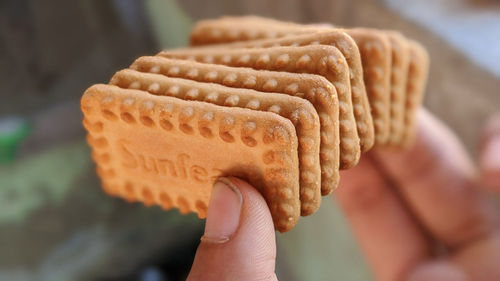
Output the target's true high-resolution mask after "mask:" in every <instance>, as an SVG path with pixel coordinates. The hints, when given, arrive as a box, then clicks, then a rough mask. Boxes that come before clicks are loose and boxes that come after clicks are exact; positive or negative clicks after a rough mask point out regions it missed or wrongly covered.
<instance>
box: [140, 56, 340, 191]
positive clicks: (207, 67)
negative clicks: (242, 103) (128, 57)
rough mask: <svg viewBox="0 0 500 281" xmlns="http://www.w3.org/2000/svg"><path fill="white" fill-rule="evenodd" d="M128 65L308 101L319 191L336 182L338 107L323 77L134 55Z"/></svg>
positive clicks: (173, 75)
mask: <svg viewBox="0 0 500 281" xmlns="http://www.w3.org/2000/svg"><path fill="white" fill-rule="evenodd" d="M130 68H132V69H135V70H137V71H141V72H150V73H159V74H163V75H165V76H169V77H179V78H186V79H191V80H195V81H199V82H209V83H217V84H221V85H225V86H228V87H235V88H247V89H254V90H257V91H261V92H276V93H284V94H287V95H291V96H297V97H302V98H304V99H307V100H308V101H310V102H311V103H312V104H313V106H314V108H315V109H316V111H317V112H318V115H319V120H320V126H321V127H320V133H321V143H320V163H321V193H322V195H328V194H330V193H331V192H332V190H333V189H334V188H336V187H337V186H338V183H339V125H338V124H339V123H338V119H339V111H338V110H339V109H338V97H337V93H336V91H335V87H334V86H333V85H332V84H331V83H330V82H328V80H326V79H325V78H324V77H322V76H319V75H312V74H303V73H301V74H297V73H288V72H278V71H265V70H254V69H251V68H242V67H230V66H225V65H215V64H206V63H198V62H194V61H186V60H176V59H167V58H163V57H141V58H138V59H137V60H136V61H135V62H134V63H133V64H132V65H131V66H130Z"/></svg>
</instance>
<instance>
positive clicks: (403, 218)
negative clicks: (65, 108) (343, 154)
mask: <svg viewBox="0 0 500 281" xmlns="http://www.w3.org/2000/svg"><path fill="white" fill-rule="evenodd" d="M418 131H419V132H418V136H417V140H416V143H415V145H414V146H413V147H412V148H411V149H410V150H409V151H404V152H402V151H399V150H398V151H388V150H376V151H374V152H371V153H369V154H368V155H363V157H362V160H361V162H360V163H359V164H358V166H356V167H355V168H353V169H350V170H348V171H343V172H342V174H341V176H342V179H341V186H340V188H338V189H337V190H336V191H335V194H334V197H336V198H337V200H338V201H339V203H340V205H341V207H342V209H343V211H344V213H345V215H346V217H347V220H348V221H349V224H350V225H351V227H352V229H353V231H354V234H355V236H356V238H357V240H358V242H359V244H360V247H361V249H362V251H363V252H364V254H365V256H366V258H367V260H368V262H369V263H370V265H371V268H372V270H373V273H374V275H375V277H376V279H377V280H383V281H392V280H408V281H417V280H418V281H420V280H426V281H427V280H443V281H448V280H449V281H452V280H453V281H458V280H460V281H461V280H500V230H499V222H500V212H498V210H496V209H495V208H494V207H493V205H492V204H491V202H489V201H488V198H486V197H485V195H484V193H483V192H482V190H481V188H482V187H488V188H489V190H490V191H491V190H496V191H500V118H496V119H494V120H492V121H491V122H490V124H489V125H488V127H487V130H486V132H485V136H484V137H483V139H482V141H481V147H480V157H479V159H480V161H479V164H480V165H479V166H480V169H479V170H480V171H476V169H475V166H474V165H473V164H472V161H471V160H470V159H469V158H468V156H467V154H466V153H465V151H464V149H463V147H462V146H461V144H460V143H459V142H458V140H457V139H456V138H455V136H454V135H453V134H452V133H451V132H449V131H448V129H447V128H446V127H444V126H443V125H442V124H441V123H439V122H438V121H437V120H436V119H435V118H434V117H433V116H431V115H430V114H429V113H427V112H426V111H424V110H422V111H421V112H420V114H419V128H418Z"/></svg>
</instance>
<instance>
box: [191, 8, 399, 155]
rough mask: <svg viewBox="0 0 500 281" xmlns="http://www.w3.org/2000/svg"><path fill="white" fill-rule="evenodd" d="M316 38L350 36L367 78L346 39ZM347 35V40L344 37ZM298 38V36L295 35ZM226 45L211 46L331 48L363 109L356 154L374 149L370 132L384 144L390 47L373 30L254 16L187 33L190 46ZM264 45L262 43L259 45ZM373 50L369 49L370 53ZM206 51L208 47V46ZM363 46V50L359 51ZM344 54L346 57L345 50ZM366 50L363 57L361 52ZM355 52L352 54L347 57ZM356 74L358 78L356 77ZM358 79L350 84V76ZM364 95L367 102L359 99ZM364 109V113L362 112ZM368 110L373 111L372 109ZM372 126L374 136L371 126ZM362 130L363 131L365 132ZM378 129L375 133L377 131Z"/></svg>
mask: <svg viewBox="0 0 500 281" xmlns="http://www.w3.org/2000/svg"><path fill="white" fill-rule="evenodd" d="M318 31H320V32H321V33H324V32H325V33H336V34H337V35H338V34H339V33H341V34H342V33H343V31H345V33H346V34H348V35H349V36H352V38H353V39H354V40H355V41H356V44H358V47H360V50H359V52H361V55H362V58H363V60H362V65H363V69H364V72H365V73H367V77H364V82H365V84H366V89H365V84H363V79H362V78H363V77H362V76H363V75H362V72H361V71H360V70H361V63H360V62H359V58H358V57H359V52H353V49H356V48H353V47H352V46H351V47H348V45H349V44H352V40H346V38H345V34H343V35H344V37H342V36H332V35H333V34H330V35H329V36H326V37H327V38H321V36H320V37H319V38H315V36H318V35H311V33H312V32H318ZM301 34H302V35H306V36H307V35H309V39H306V41H305V42H304V41H303V40H291V38H294V37H293V36H294V35H295V36H296V35H301ZM285 36H288V37H290V38H288V39H279V37H285ZM349 36H347V37H349ZM275 37H278V39H275V40H256V41H255V42H237V41H247V40H255V39H264V38H275ZM299 37H300V36H299ZM228 42H235V43H232V44H219V45H217V47H242V46H244V47H255V46H258V47H268V46H274V45H278V46H288V45H299V46H302V45H307V44H327V45H333V46H336V47H337V48H339V49H340V51H342V53H343V54H344V56H345V57H346V59H347V63H348V64H349V67H350V72H351V86H352V87H353V88H352V89H353V93H352V98H353V105H355V106H356V105H358V104H359V103H363V104H364V106H363V107H358V108H357V109H355V112H354V113H355V116H356V122H357V123H358V135H359V137H360V140H361V149H362V151H368V150H369V149H370V148H371V147H372V146H373V144H374V136H375V132H376V135H377V140H378V141H377V143H384V142H385V141H386V140H387V137H388V132H389V120H388V117H389V114H390V113H389V112H387V111H385V110H382V111H380V110H381V109H382V108H383V107H387V106H389V98H390V97H389V95H390V89H389V86H390V69H389V68H390V59H391V58H390V55H389V54H390V45H389V42H388V39H387V38H386V37H385V35H384V34H383V33H381V32H378V31H376V30H367V29H361V28H357V29H345V30H341V29H336V28H333V27H332V26H328V25H321V26H319V25H301V24H296V23H291V22H283V21H278V20H274V19H268V18H262V17H256V16H242V17H223V18H220V19H216V20H204V21H200V22H198V23H197V24H196V25H195V27H194V28H193V30H192V32H191V43H192V44H193V45H202V44H214V43H228ZM263 42H265V43H263ZM372 46H373V48H372ZM208 47H210V46H208ZM361 47H363V49H361ZM349 49H351V50H350V52H349V51H348V50H349ZM364 50H367V54H363V51H364ZM353 53H356V54H353ZM358 72H359V74H358ZM353 76H355V77H357V78H358V79H356V78H355V77H353ZM359 84H362V85H361V86H360V87H361V88H362V90H361V91H359V92H362V93H363V95H362V96H360V97H359V99H360V101H357V100H356V99H358V95H357V93H356V92H357V90H356V88H357V87H358V85H359ZM364 93H367V94H368V97H366V96H365V95H364ZM368 100H369V101H370V104H372V105H375V106H376V107H377V108H378V109H376V110H375V112H373V113H374V115H375V116H373V117H374V118H372V115H371V114H365V113H364V112H370V111H369V106H368ZM364 110H367V111H364ZM372 110H373V106H372ZM374 121H377V122H376V123H377V124H378V125H376V128H375V132H374V128H373V123H374ZM367 128H368V129H367ZM377 128H378V131H377Z"/></svg>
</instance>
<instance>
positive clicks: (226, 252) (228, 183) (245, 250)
mask: <svg viewBox="0 0 500 281" xmlns="http://www.w3.org/2000/svg"><path fill="white" fill-rule="evenodd" d="M275 259H276V237H275V234H274V226H273V221H272V218H271V214H270V212H269V209H268V207H267V204H266V201H265V200H264V198H263V197H262V196H261V195H260V193H259V192H258V191H257V190H256V189H254V188H253V187H252V186H250V185H249V184H248V183H246V182H244V181H242V180H240V179H237V178H219V179H218V180H217V182H216V183H215V184H214V188H213V190H212V195H211V198H210V204H209V206H208V213H207V220H206V224H205V234H204V235H203V237H202V238H201V243H200V246H199V247H198V250H197V252H196V257H195V259H194V262H193V266H192V268H191V272H190V273H189V276H188V278H187V280H277V278H276V275H275V273H274V265H275Z"/></svg>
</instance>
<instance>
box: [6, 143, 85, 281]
mask: <svg viewBox="0 0 500 281" xmlns="http://www.w3.org/2000/svg"><path fill="white" fill-rule="evenodd" d="M89 155H90V151H89V149H88V146H87V145H86V143H85V142H83V141H78V142H76V143H69V144H65V145H61V146H59V147H57V148H54V149H51V150H48V151H44V152H43V153H40V154H38V155H35V156H33V157H29V158H25V159H21V160H20V161H16V162H15V163H14V164H12V165H4V166H0V225H2V224H5V223H13V222H18V223H21V222H22V221H23V220H24V219H25V218H26V217H27V216H28V215H30V214H31V213H32V212H34V211H35V210H37V208H40V207H41V206H44V205H46V204H52V205H56V204H57V203H60V202H63V200H64V198H65V196H66V193H67V192H68V190H70V188H71V187H73V185H74V182H75V181H76V180H77V179H78V178H79V177H81V176H82V175H84V174H85V173H88V169H89V168H90V167H91V166H90V163H91V160H90V157H89ZM0 279H1V278H0Z"/></svg>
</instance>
